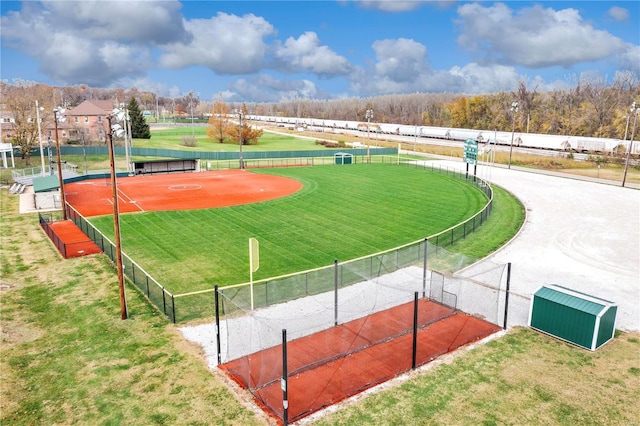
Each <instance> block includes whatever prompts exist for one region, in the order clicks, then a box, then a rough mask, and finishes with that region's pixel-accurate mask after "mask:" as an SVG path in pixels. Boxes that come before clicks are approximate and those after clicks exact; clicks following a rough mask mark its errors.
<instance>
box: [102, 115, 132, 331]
mask: <svg viewBox="0 0 640 426" xmlns="http://www.w3.org/2000/svg"><path fill="white" fill-rule="evenodd" d="M124 118H125V113H124V112H123V111H120V110H118V109H114V110H113V111H112V113H111V114H109V115H108V116H107V121H108V122H109V143H108V147H109V163H110V166H111V189H112V192H113V194H112V197H113V229H114V234H115V240H116V241H115V245H116V253H115V257H116V270H117V272H118V289H119V293H120V317H121V319H123V320H125V319H127V318H128V316H129V315H128V313H127V299H126V295H125V292H124V271H123V267H122V245H121V239H120V210H119V201H118V187H117V180H116V162H115V155H114V149H113V134H114V133H115V135H116V137H118V138H121V137H123V136H125V134H126V131H125V130H124V129H123V128H122V126H120V125H119V124H112V120H114V119H115V120H117V121H120V122H121V121H122V120H124Z"/></svg>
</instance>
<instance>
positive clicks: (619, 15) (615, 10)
mask: <svg viewBox="0 0 640 426" xmlns="http://www.w3.org/2000/svg"><path fill="white" fill-rule="evenodd" d="M607 15H609V16H610V17H612V18H613V19H615V20H616V21H618V22H626V21H627V20H628V19H629V10H627V9H625V8H622V7H618V6H613V7H612V8H611V9H609V10H608V12H607Z"/></svg>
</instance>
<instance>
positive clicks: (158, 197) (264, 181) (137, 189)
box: [65, 170, 302, 217]
mask: <svg viewBox="0 0 640 426" xmlns="http://www.w3.org/2000/svg"><path fill="white" fill-rule="evenodd" d="M117 184H118V199H119V209H120V213H133V212H145V211H162V210H195V209H206V208H215V207H228V206H235V205H240V204H250V203H256V202H260V201H267V200H273V199H276V198H280V197H284V196H286V195H289V194H293V193H295V192H297V191H299V190H300V189H301V188H302V183H300V182H299V181H297V180H295V179H290V178H285V177H281V176H272V175H264V174H257V173H251V172H247V171H245V170H223V171H212V172H198V173H179V174H163V175H145V176H131V177H124V178H118V183H117ZM65 193H66V201H67V202H68V203H69V204H71V205H72V206H73V207H74V208H75V209H76V210H78V212H80V213H81V214H82V215H83V216H85V217H88V216H100V215H105V214H110V213H113V202H112V198H113V189H112V187H111V179H110V178H108V177H107V178H100V179H90V180H84V181H80V182H74V183H69V184H66V185H65Z"/></svg>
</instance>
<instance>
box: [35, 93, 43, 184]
mask: <svg viewBox="0 0 640 426" xmlns="http://www.w3.org/2000/svg"><path fill="white" fill-rule="evenodd" d="M40 111H44V108H43V107H41V106H39V105H38V100H36V120H37V121H38V142H40V160H41V162H42V177H44V176H45V173H44V147H43V146H42V130H41V129H40Z"/></svg>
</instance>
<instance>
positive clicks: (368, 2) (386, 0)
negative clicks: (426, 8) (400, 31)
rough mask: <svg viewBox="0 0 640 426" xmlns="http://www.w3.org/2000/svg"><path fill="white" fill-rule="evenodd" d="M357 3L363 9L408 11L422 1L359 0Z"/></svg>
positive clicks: (418, 5)
mask: <svg viewBox="0 0 640 426" xmlns="http://www.w3.org/2000/svg"><path fill="white" fill-rule="evenodd" d="M358 3H359V4H360V5H361V6H362V7H363V8H365V9H377V10H381V11H383V12H408V11H411V10H415V9H417V8H419V7H420V6H421V5H422V3H426V2H423V1H419V0H359V1H358Z"/></svg>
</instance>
